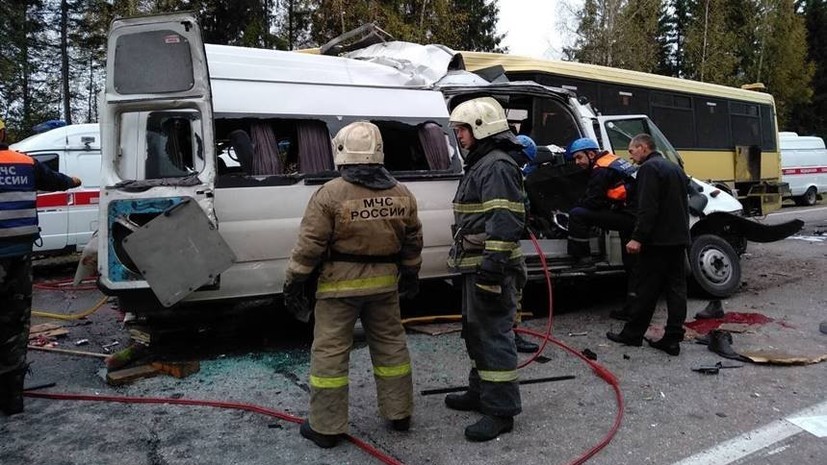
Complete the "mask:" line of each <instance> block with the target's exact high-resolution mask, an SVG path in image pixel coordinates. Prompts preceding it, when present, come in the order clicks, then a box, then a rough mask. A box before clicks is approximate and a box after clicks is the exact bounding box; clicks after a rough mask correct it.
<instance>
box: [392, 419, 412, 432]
mask: <svg viewBox="0 0 827 465" xmlns="http://www.w3.org/2000/svg"><path fill="white" fill-rule="evenodd" d="M391 428H393V430H394V431H408V430H409V429H411V417H405V418H398V419H396V420H391Z"/></svg>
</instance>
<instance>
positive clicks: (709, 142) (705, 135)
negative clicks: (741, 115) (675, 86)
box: [695, 97, 732, 150]
mask: <svg viewBox="0 0 827 465" xmlns="http://www.w3.org/2000/svg"><path fill="white" fill-rule="evenodd" d="M695 127H696V128H697V130H698V140H697V142H698V148H704V149H718V150H721V149H724V150H731V149H732V136H731V135H730V131H729V111H728V105H727V102H726V100H718V99H711V98H707V97H695Z"/></svg>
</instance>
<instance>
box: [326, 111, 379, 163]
mask: <svg viewBox="0 0 827 465" xmlns="http://www.w3.org/2000/svg"><path fill="white" fill-rule="evenodd" d="M333 154H334V155H333V163H335V164H336V166H342V165H369V164H380V165H381V164H383V163H384V162H385V152H383V148H382V134H381V133H380V132H379V128H378V127H376V125H375V124H373V123H370V122H368V121H357V122H355V123H350V124H348V125H347V126H345V127H343V128H342V129H341V130H339V132H338V133H337V134H336V137H334V138H333Z"/></svg>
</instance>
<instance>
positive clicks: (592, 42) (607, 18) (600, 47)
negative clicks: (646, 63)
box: [563, 0, 623, 66]
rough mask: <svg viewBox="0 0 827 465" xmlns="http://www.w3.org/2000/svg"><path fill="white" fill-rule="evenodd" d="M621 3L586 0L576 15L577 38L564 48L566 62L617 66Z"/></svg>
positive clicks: (611, 0)
mask: <svg viewBox="0 0 827 465" xmlns="http://www.w3.org/2000/svg"><path fill="white" fill-rule="evenodd" d="M622 7H623V2H622V0H586V2H585V4H584V5H583V9H582V10H580V11H579V12H578V13H577V14H576V15H575V21H576V22H577V23H578V27H577V31H576V34H577V39H576V40H575V42H574V45H573V46H572V47H567V48H564V49H563V55H564V56H565V57H566V59H569V60H575V61H579V62H582V63H592V64H597V65H604V66H616V61H617V59H616V57H615V54H616V50H615V46H616V37H617V35H618V33H619V32H618V31H619V29H618V27H619V21H618V20H619V17H620V12H621V9H622Z"/></svg>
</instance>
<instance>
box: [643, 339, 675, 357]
mask: <svg viewBox="0 0 827 465" xmlns="http://www.w3.org/2000/svg"><path fill="white" fill-rule="evenodd" d="M646 342H648V343H649V346H650V347H653V348H655V349H658V350H662V351H664V352H666V353H667V354H669V355H673V356H678V355H680V354H681V344H680V342H678V341H676V340H675V339H673V338H670V337H666V336H664V337H663V338H661V339H660V340H658V341H653V340H651V339H647V340H646Z"/></svg>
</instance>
